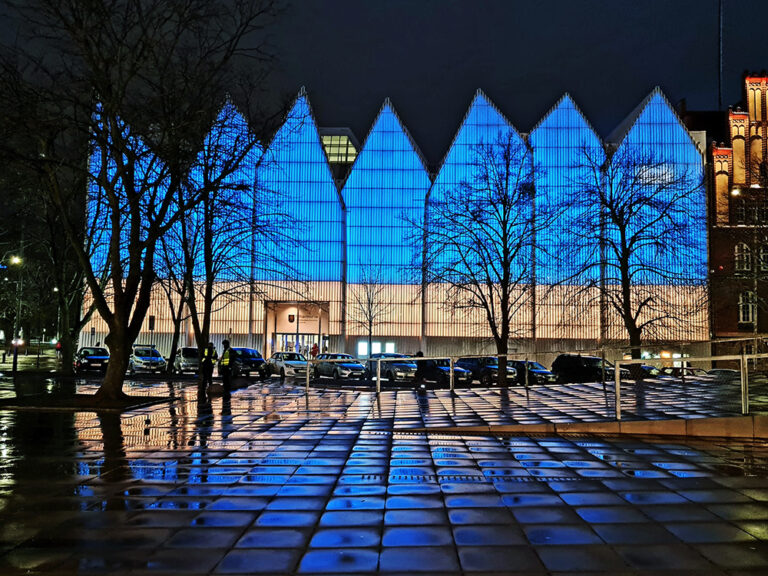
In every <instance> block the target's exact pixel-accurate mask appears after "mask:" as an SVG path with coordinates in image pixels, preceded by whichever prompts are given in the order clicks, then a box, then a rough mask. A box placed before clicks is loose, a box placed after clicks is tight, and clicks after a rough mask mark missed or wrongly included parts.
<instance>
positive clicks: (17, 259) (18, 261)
mask: <svg viewBox="0 0 768 576" xmlns="http://www.w3.org/2000/svg"><path fill="white" fill-rule="evenodd" d="M10 263H11V264H13V265H14V266H17V265H19V264H21V256H11V258H10Z"/></svg>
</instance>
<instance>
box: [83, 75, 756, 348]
mask: <svg viewBox="0 0 768 576" xmlns="http://www.w3.org/2000/svg"><path fill="white" fill-rule="evenodd" d="M499 133H505V134H511V135H512V138H513V140H514V141H515V142H518V143H519V145H520V146H522V147H524V148H525V149H526V150H528V151H529V158H530V162H531V166H530V168H531V173H532V174H533V190H534V192H533V194H534V199H533V202H532V208H531V209H532V210H533V211H534V213H535V214H543V213H544V212H545V211H547V210H549V208H550V207H551V206H555V205H558V204H559V203H562V202H563V199H564V198H566V197H567V196H568V195H569V194H573V192H574V186H576V184H575V182H576V181H579V180H583V179H584V178H585V177H586V176H585V174H584V173H583V171H584V168H583V167H579V161H578V160H579V156H580V155H581V154H584V151H585V150H588V151H590V153H593V154H595V155H601V154H605V151H606V150H615V149H621V148H622V147H634V148H638V149H642V150H650V151H653V152H654V153H655V154H657V155H658V156H659V157H663V158H664V159H665V162H667V163H668V165H669V166H670V170H678V169H685V170H688V171H691V173H692V174H694V175H698V176H699V177H701V176H702V175H703V160H702V155H701V152H700V150H699V147H698V146H697V145H696V143H695V142H694V140H693V139H692V138H691V135H690V134H689V133H688V131H687V130H686V128H685V127H684V126H683V124H682V123H681V122H680V120H679V118H678V117H677V115H676V113H675V112H674V110H673V109H672V107H671V106H670V104H669V102H668V101H667V99H666V98H665V97H664V95H663V94H662V93H661V91H659V90H658V89H657V90H654V91H653V92H652V93H651V94H650V95H649V96H648V97H647V98H646V99H645V100H644V101H643V102H641V103H640V105H639V106H637V108H636V109H635V110H634V111H633V112H632V113H631V114H630V116H629V117H628V118H627V119H626V120H625V121H624V122H623V123H622V124H621V126H619V128H618V129H617V130H616V131H615V132H614V134H613V135H612V136H610V137H609V138H608V139H605V140H604V139H602V138H601V137H600V136H599V135H598V134H597V133H596V132H595V130H594V129H593V128H592V127H591V125H590V123H589V122H588V120H587V119H586V117H585V116H584V115H583V114H582V112H581V111H580V110H579V108H578V107H577V105H576V103H575V102H574V100H573V99H572V98H571V97H570V96H569V95H565V96H563V98H561V99H560V100H559V101H558V102H557V103H556V104H555V105H554V106H553V107H552V109H551V110H550V111H549V112H548V113H547V114H546V115H545V116H544V118H543V119H542V120H541V121H540V122H539V123H537V124H536V126H534V127H533V129H532V130H531V131H530V133H528V134H525V133H522V132H519V131H518V130H517V129H516V128H515V127H514V126H512V125H511V123H510V122H509V121H508V120H507V119H506V117H505V116H504V115H503V113H502V112H501V111H500V110H499V109H498V108H497V107H496V106H495V105H494V104H493V103H492V102H491V101H490V100H489V99H488V97H487V96H486V95H485V94H483V93H482V92H480V91H478V92H477V94H476V95H475V97H474V99H473V101H472V102H471V104H470V107H469V109H468V111H467V113H466V115H465V117H464V120H463V122H462V123H461V126H460V127H459V129H458V131H457V133H456V136H455V138H454V140H453V142H452V144H451V145H450V147H449V149H448V151H447V152H446V154H445V157H444V159H443V161H442V162H441V163H440V165H439V167H437V168H436V169H434V168H433V169H430V167H429V166H428V164H427V162H426V161H425V159H424V158H423V157H422V155H421V153H420V151H419V149H418V146H417V145H416V143H415V142H414V141H413V139H412V138H411V136H410V134H409V132H408V130H407V128H406V127H405V125H404V123H403V122H402V121H401V119H400V118H399V116H398V115H397V112H396V110H395V108H394V106H393V105H392V103H391V102H389V100H386V101H385V102H384V104H383V106H382V108H381V109H380V111H379V113H378V115H377V116H376V118H375V120H374V122H373V125H372V127H371V129H370V131H369V133H368V135H367V136H366V138H365V139H364V141H363V143H362V145H361V146H358V145H357V142H356V141H355V139H354V135H352V134H351V133H350V132H349V131H348V130H345V129H338V128H336V129H323V128H319V127H318V126H317V123H316V120H315V117H314V115H313V112H312V109H311V106H310V103H309V98H308V96H307V94H306V93H305V92H304V91H303V90H302V91H301V92H300V93H299V95H298V97H297V99H296V101H295V103H294V105H293V108H292V109H291V111H290V113H289V114H288V115H287V118H286V120H285V122H284V124H283V125H282V127H281V128H280V129H279V130H278V131H277V133H276V135H275V136H274V138H273V140H272V141H271V142H270V143H269V145H268V146H265V148H264V150H263V154H260V155H259V159H258V161H257V165H256V169H255V174H256V176H255V180H256V182H257V185H258V186H259V187H263V188H265V189H270V190H272V191H274V192H275V193H277V195H278V196H279V198H280V199H281V208H280V209H281V210H282V211H284V212H285V213H287V214H288V215H290V217H291V218H292V219H293V220H294V221H295V222H296V227H295V234H296V239H297V241H298V242H297V244H295V245H293V244H292V245H290V246H289V245H286V244H281V243H280V242H278V241H270V242H263V241H261V240H259V239H258V238H256V237H255V239H254V244H253V247H254V249H253V253H252V254H251V255H250V258H248V259H247V260H250V261H251V264H250V266H251V272H250V275H251V280H252V283H253V284H254V285H255V286H258V290H252V291H251V292H250V294H249V295H247V296H243V299H242V300H241V301H240V302H233V303H231V304H230V305H228V306H226V307H223V308H221V309H219V310H217V311H216V312H215V315H214V318H213V322H212V329H211V335H212V339H213V340H214V341H215V342H220V341H221V340H222V339H223V338H229V339H230V340H231V341H232V342H233V345H235V346H251V347H255V348H258V349H260V350H261V351H262V352H263V353H264V354H267V355H268V354H271V353H272V352H274V351H278V350H285V349H296V348H297V347H299V348H300V349H302V350H306V349H309V348H310V347H311V346H312V345H313V344H315V343H317V344H318V345H319V346H320V348H321V349H323V348H325V347H328V349H329V350H334V351H347V352H350V353H352V354H356V355H359V356H366V355H368V354H370V353H376V352H380V351H381V352H385V351H397V352H405V353H408V352H411V353H412V352H415V351H417V350H419V349H422V350H424V351H425V352H426V353H428V354H446V353H465V354H466V353H477V352H485V351H489V350H492V349H493V346H492V345H491V340H490V332H489V329H488V326H487V324H486V322H485V320H484V318H483V315H482V314H480V313H478V312H476V311H475V312H470V313H467V314H465V313H462V312H459V311H456V310H448V309H447V308H446V307H445V305H444V304H445V299H444V297H443V292H442V290H443V288H444V287H441V286H434V285H429V286H425V285H423V283H422V275H421V264H422V255H423V249H424V248H423V245H422V244H421V238H420V226H421V225H422V223H423V222H424V218H425V214H426V211H427V210H429V201H430V198H432V199H437V198H440V197H441V195H444V194H446V193H447V192H449V191H450V190H451V189H452V188H453V187H456V186H458V185H459V184H461V183H462V182H463V181H466V180H467V179H468V178H471V177H472V175H473V167H472V165H473V161H472V154H473V150H476V147H477V146H478V145H479V144H480V143H483V142H488V141H490V140H492V139H493V138H495V137H496V135H498V134H499ZM245 169H247V170H253V166H249V167H246V168H245ZM688 208H689V209H690V210H691V211H692V212H693V213H696V214H701V215H702V216H705V215H706V195H705V192H704V187H703V185H701V186H700V190H699V189H697V195H695V199H694V200H693V201H692V204H691V206H689V207H688ZM535 214H534V215H535ZM258 215H259V209H258V208H257V209H256V211H255V217H258ZM566 216H567V214H565V213H561V214H559V215H558V216H557V217H554V218H553V219H552V222H551V223H550V224H549V225H548V226H547V227H546V229H543V230H542V231H541V233H540V234H539V235H538V237H537V240H536V242H537V243H536V245H535V246H534V247H533V248H532V249H531V251H530V258H529V259H530V268H531V273H530V282H529V284H528V285H526V286H523V287H522V290H523V292H524V293H525V295H524V297H525V306H524V307H522V308H521V309H520V311H519V313H518V314H516V316H515V318H514V320H513V322H514V327H513V334H514V337H513V338H514V340H513V342H512V346H511V348H512V349H513V350H516V351H518V352H527V351H532V350H536V351H540V352H543V351H546V350H558V349H566V348H568V347H569V346H571V347H579V348H588V347H590V346H592V347H594V346H596V345H598V344H599V343H601V342H606V341H608V340H621V339H622V338H623V332H622V326H621V322H620V319H619V318H618V317H616V316H615V315H612V314H610V312H609V311H606V307H605V305H604V303H603V304H601V301H600V298H598V297H595V298H594V299H593V300H591V301H589V302H588V303H586V304H585V299H584V298H580V299H577V300H574V298H572V293H573V291H572V289H571V288H572V286H569V285H568V278H567V276H568V275H567V271H566V270H564V268H563V264H562V262H561V261H558V260H557V259H556V258H554V254H555V253H556V251H557V246H558V245H559V243H560V242H562V237H563V235H564V234H566V232H567V226H568V218H567V217H566ZM706 237H707V229H706V223H705V218H702V224H701V226H700V227H699V228H697V229H696V230H695V234H694V235H693V236H692V237H691V238H689V239H688V243H690V244H691V245H695V246H697V247H698V248H697V249H696V250H697V252H696V254H695V257H693V258H692V259H691V261H688V262H680V261H669V262H668V263H665V265H667V266H668V267H669V269H670V270H673V269H674V270H678V269H684V270H685V275H678V276H676V278H678V280H676V281H675V282H669V281H666V280H665V279H663V278H652V277H648V278H643V280H642V283H643V284H644V285H645V286H646V288H647V287H650V289H652V290H657V291H662V292H664V293H668V294H672V300H673V301H674V302H676V305H678V306H680V307H683V308H684V307H686V306H689V307H690V306H692V304H691V302H693V301H694V300H696V299H693V300H691V299H690V296H689V294H690V289H693V290H695V291H698V292H701V291H703V290H706V276H707V254H706V250H707V248H706ZM766 254H767V256H766V258H767V259H766V261H767V262H768V252H767V253H766ZM264 255H268V256H269V257H270V258H271V259H273V260H275V261H280V260H281V259H282V261H283V262H285V263H286V264H287V265H289V266H290V268H291V273H287V272H275V271H274V270H268V269H266V268H265V269H261V268H259V267H258V266H253V264H252V262H253V261H254V260H256V261H258V260H259V259H260V258H261V257H262V256H264ZM600 257H601V256H600V253H599V250H596V249H594V248H592V249H586V248H585V249H584V250H583V251H582V252H580V253H579V254H578V256H577V257H576V258H577V259H579V260H584V261H587V260H589V259H596V258H600ZM639 257H641V258H642V257H653V255H646V256H643V255H642V254H641V256H639ZM245 260H246V259H244V262H243V266H244V267H245V266H248V264H247V263H246V262H245ZM589 270H590V274H592V276H591V277H590V276H588V277H586V279H585V278H584V277H583V276H582V277H581V278H580V282H582V283H584V282H586V283H590V282H592V283H596V282H599V281H600V272H599V270H600V267H599V266H597V265H596V266H593V267H590V268H589ZM292 275H293V278H291V276H292ZM683 276H685V278H688V279H689V280H690V282H688V283H686V282H685V281H682V280H680V278H683ZM684 284H685V285H684ZM370 285H376V286H378V287H379V288H380V289H379V290H378V291H377V294H378V299H379V300H380V302H379V304H380V305H379V308H378V313H377V315H376V318H375V322H374V326H373V338H372V346H371V349H369V348H368V334H367V327H366V322H365V321H364V318H363V317H364V316H365V314H364V312H365V311H364V310H362V309H361V304H360V302H361V298H360V295H361V294H363V293H364V292H365V287H366V286H370ZM579 288H580V289H582V294H583V293H584V290H583V289H584V286H580V287H579ZM675 298H676V300H675ZM577 307H581V308H583V309H580V310H579V311H578V314H574V310H575V308H577ZM166 308H167V304H166V302H165V300H164V298H163V297H161V296H158V297H157V298H156V299H155V302H154V303H153V307H152V309H151V310H150V312H149V315H151V316H153V317H154V331H153V333H152V334H148V333H147V334H145V335H144V336H142V337H141V338H140V339H141V340H143V341H148V340H149V339H151V340H152V342H154V343H156V344H157V346H158V347H159V348H160V349H161V350H162V351H164V352H167V351H168V350H167V349H168V348H169V343H170V333H171V331H172V330H171V324H170V319H169V314H168V313H167V312H166V311H165V310H166ZM91 327H93V328H94V333H93V335H91ZM104 328H105V326H104V325H103V324H102V323H101V321H100V320H99V319H97V318H95V319H94V320H93V321H92V323H91V324H89V325H88V326H86V327H85V330H84V336H83V342H84V343H85V344H87V343H89V338H92V339H93V340H94V341H95V340H101V341H103V339H104ZM708 337H709V316H708V310H707V309H706V307H703V308H701V309H700V310H694V311H693V313H692V314H690V315H689V320H688V322H687V323H685V324H684V325H679V324H676V325H674V326H669V327H668V328H665V330H663V331H662V332H657V333H655V334H654V336H653V338H654V339H655V340H656V341H658V342H660V343H661V342H670V341H681V340H684V341H689V342H690V341H693V342H703V341H706V340H707V339H708ZM187 343H189V344H192V343H193V341H192V337H191V331H190V330H189V327H188V326H185V333H184V335H183V338H182V344H187Z"/></svg>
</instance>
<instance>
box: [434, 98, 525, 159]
mask: <svg viewBox="0 0 768 576" xmlns="http://www.w3.org/2000/svg"><path fill="white" fill-rule="evenodd" d="M481 98H482V99H483V101H484V102H485V104H487V105H488V106H490V107H491V108H493V110H494V111H495V112H496V113H497V114H498V115H499V116H500V117H501V119H502V120H504V122H506V124H507V126H509V127H510V128H511V129H512V130H513V131H514V132H515V134H517V135H518V136H520V138H521V139H523V136H522V134H520V131H519V130H518V129H517V128H515V126H514V125H513V124H512V122H510V121H509V118H507V117H506V115H505V114H504V113H503V112H502V111H501V110H499V107H498V106H496V104H494V102H493V100H491V99H490V98H489V97H488V95H487V94H486V93H485V92H484V91H483V89H482V88H478V89H477V90H475V94H474V96H472V102H470V103H469V106H468V107H467V111H466V112H465V113H464V117H463V118H462V119H461V122H459V127H458V128H457V129H456V132H455V133H454V135H453V138H452V139H451V144H450V146H448V149H447V150H446V151H445V154H443V157H442V159H441V160H440V164H439V166H438V169H437V173H438V174H439V173H440V170H442V168H443V164H445V159H446V158H448V154H450V153H451V150H452V149H453V146H454V144H456V139H457V138H458V137H459V134H460V133H461V129H462V128H463V127H464V124H466V122H467V118H469V115H470V113H471V112H472V109H473V108H474V107H475V105H476V104H477V101H478V100H480V99H481ZM523 140H524V139H523Z"/></svg>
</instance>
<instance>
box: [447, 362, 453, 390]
mask: <svg viewBox="0 0 768 576" xmlns="http://www.w3.org/2000/svg"><path fill="white" fill-rule="evenodd" d="M448 367H449V368H448V369H449V370H450V371H449V372H448V382H449V385H450V389H451V392H453V358H448Z"/></svg>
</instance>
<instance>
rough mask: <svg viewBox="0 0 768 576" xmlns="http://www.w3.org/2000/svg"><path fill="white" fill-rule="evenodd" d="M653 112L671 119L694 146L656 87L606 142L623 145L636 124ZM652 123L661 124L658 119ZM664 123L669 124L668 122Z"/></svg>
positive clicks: (681, 123)
mask: <svg viewBox="0 0 768 576" xmlns="http://www.w3.org/2000/svg"><path fill="white" fill-rule="evenodd" d="M654 111H655V112H661V113H662V114H664V115H666V116H668V118H670V119H672V121H673V123H674V124H676V125H677V126H678V127H679V128H680V129H681V130H682V132H683V133H684V134H685V138H686V139H687V141H688V142H690V143H691V144H693V145H694V146H696V142H695V141H694V140H693V138H692V137H691V134H690V132H688V129H687V128H686V127H685V125H684V124H683V122H682V120H681V119H680V116H678V114H677V111H676V110H675V108H674V106H672V104H671V103H670V101H669V100H668V99H667V97H666V96H665V95H664V92H662V90H661V88H660V87H658V86H656V87H655V88H654V89H653V90H651V93H650V94H648V96H646V97H645V98H643V100H642V101H641V102H640V103H639V104H638V105H637V106H636V107H635V109H634V110H632V112H630V113H629V115H628V116H627V117H626V118H624V120H623V121H622V122H621V124H619V125H618V126H617V127H616V129H615V130H614V131H613V132H611V134H610V135H609V136H608V138H607V139H606V141H607V142H610V143H611V144H618V145H621V144H623V143H624V142H625V140H627V138H628V137H629V136H630V134H631V133H632V131H633V129H634V128H635V127H636V126H637V125H638V124H640V123H642V122H643V119H644V118H645V117H646V116H647V115H649V114H652V113H653V112H654ZM652 122H653V123H654V124H657V125H658V124H661V123H663V122H659V119H654V120H652ZM665 123H666V124H670V122H665ZM697 149H698V147H697Z"/></svg>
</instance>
